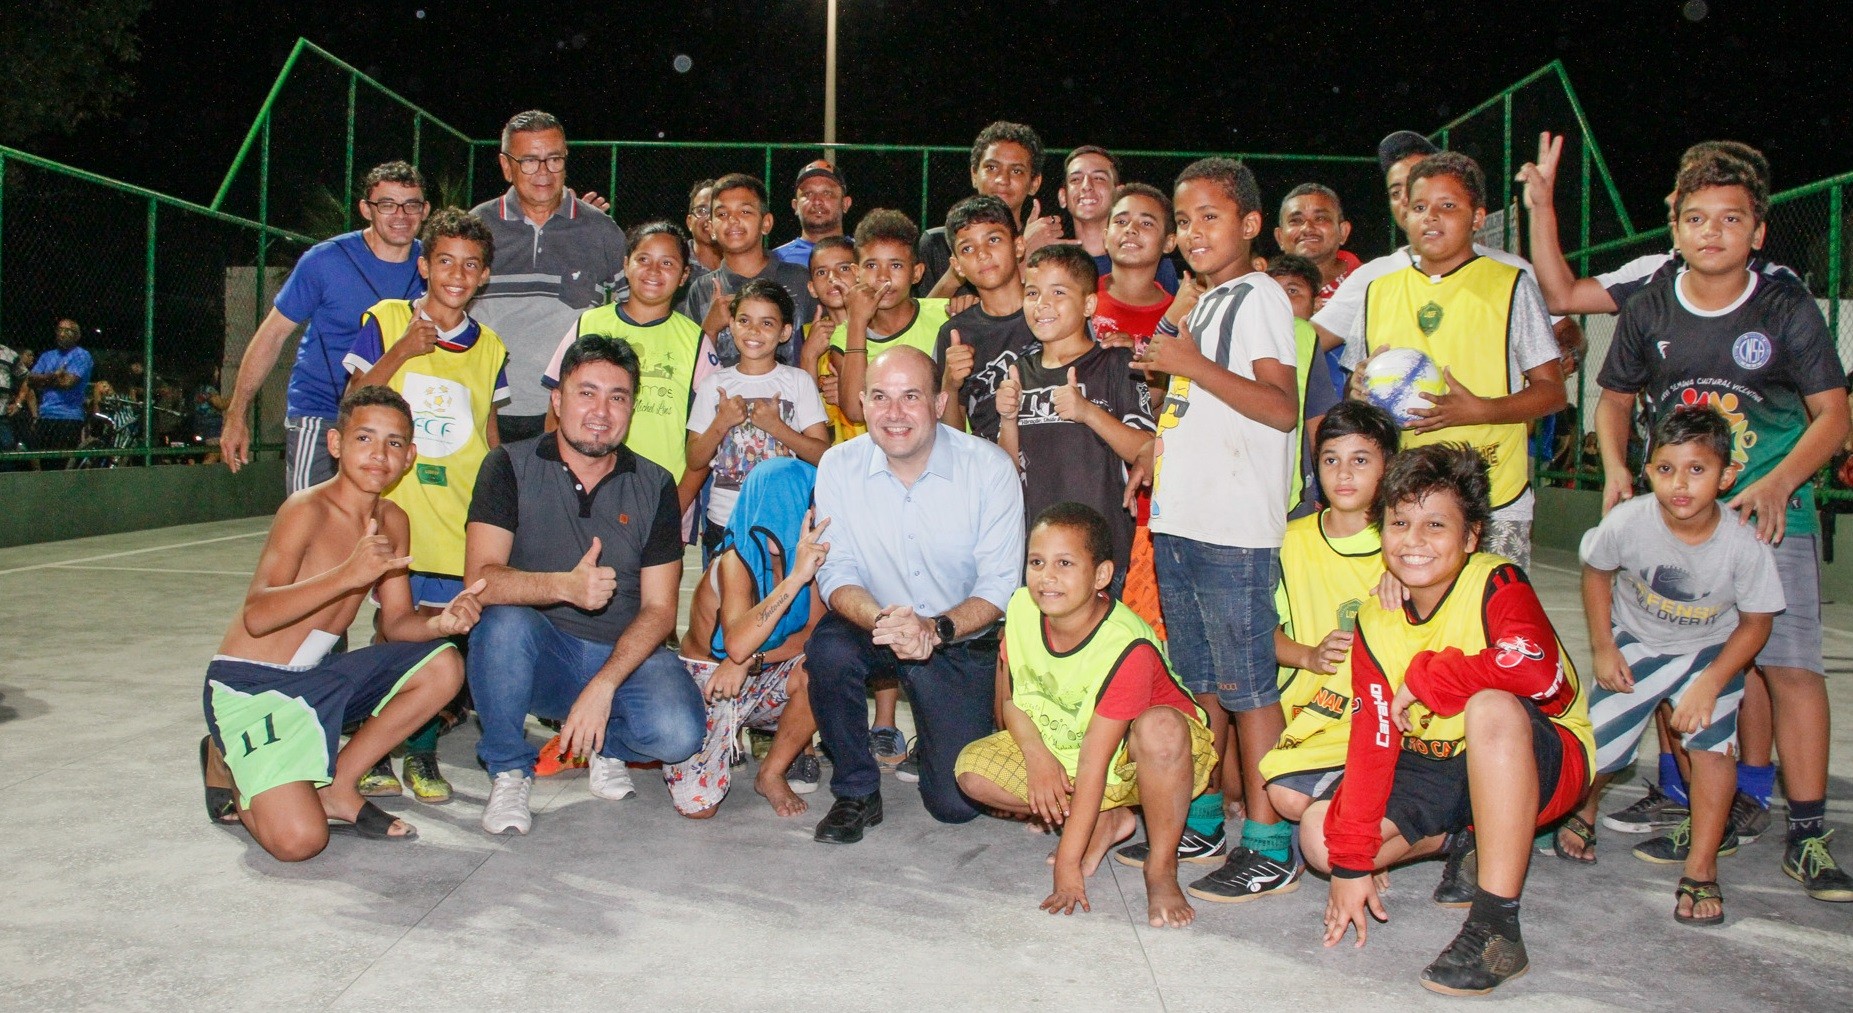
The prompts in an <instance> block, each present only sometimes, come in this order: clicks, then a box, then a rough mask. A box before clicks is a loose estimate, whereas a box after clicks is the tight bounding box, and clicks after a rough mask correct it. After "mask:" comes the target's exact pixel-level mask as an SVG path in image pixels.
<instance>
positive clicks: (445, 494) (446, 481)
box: [361, 299, 508, 577]
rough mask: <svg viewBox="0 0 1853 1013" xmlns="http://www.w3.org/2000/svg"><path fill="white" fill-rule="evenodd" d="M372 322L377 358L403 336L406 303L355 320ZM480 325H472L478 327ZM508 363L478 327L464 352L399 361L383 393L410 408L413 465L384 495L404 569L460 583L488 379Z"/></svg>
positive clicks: (491, 397)
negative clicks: (407, 529)
mask: <svg viewBox="0 0 1853 1013" xmlns="http://www.w3.org/2000/svg"><path fill="white" fill-rule="evenodd" d="M368 318H372V320H374V321H375V322H377V323H378V325H379V328H380V345H381V351H382V353H383V352H384V351H385V350H386V349H390V348H391V347H392V346H394V345H396V344H398V343H399V340H400V339H401V338H403V337H405V330H406V328H407V327H409V326H411V323H412V304H411V303H409V302H407V301H406V300H404V299H386V300H383V301H381V302H377V303H375V304H373V306H372V307H371V308H370V309H368V310H367V312H366V314H365V315H363V316H362V317H361V321H362V325H363V326H364V325H365V322H366V321H367V319H368ZM478 326H480V324H479V325H478ZM507 359H508V349H507V347H506V346H504V345H503V344H502V339H501V338H499V337H497V336H496V334H495V332H494V331H492V330H490V329H489V328H487V327H482V328H481V333H479V334H478V335H477V337H476V340H475V342H473V343H472V344H471V345H470V347H469V348H467V349H465V350H463V351H451V350H449V349H446V348H444V347H443V346H441V345H440V346H439V347H437V348H434V349H432V350H431V351H429V352H427V353H425V354H424V355H421V356H418V357H417V358H415V359H411V360H409V361H407V362H406V364H405V365H403V366H401V367H399V371H398V372H397V373H394V374H393V377H392V380H391V381H390V384H389V386H391V387H392V389H393V390H396V391H398V392H399V393H400V394H401V395H402V396H403V397H404V398H405V400H406V403H407V404H408V405H410V406H411V408H412V439H413V442H414V443H415V444H416V445H417V447H418V459H417V460H416V461H414V462H412V467H411V468H410V469H408V470H407V471H406V473H405V476H404V477H403V478H401V479H399V481H397V482H395V483H393V485H392V486H391V487H390V488H388V489H387V490H386V498H387V499H389V500H392V501H393V502H394V503H397V504H399V506H400V508H401V509H403V510H404V511H405V515H406V518H407V520H408V521H410V523H411V528H412V569H413V570H415V571H417V572H419V573H438V574H447V575H450V576H455V577H461V576H463V526H464V522H465V521H466V520H468V519H469V513H470V496H471V494H472V493H474V492H475V490H476V473H477V472H478V471H479V470H481V468H482V464H483V459H484V458H485V457H488V456H489V431H488V426H489V417H490V415H491V414H493V413H494V411H495V392H496V377H497V376H499V375H500V374H501V372H502V365H503V363H504V362H506V361H507Z"/></svg>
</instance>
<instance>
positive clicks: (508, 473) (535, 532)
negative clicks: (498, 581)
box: [470, 433, 682, 644]
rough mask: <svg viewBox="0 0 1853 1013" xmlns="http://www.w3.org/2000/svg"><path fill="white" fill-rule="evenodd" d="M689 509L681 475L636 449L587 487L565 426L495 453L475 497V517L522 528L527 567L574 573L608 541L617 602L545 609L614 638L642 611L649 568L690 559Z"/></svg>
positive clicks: (554, 618)
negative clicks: (685, 520)
mask: <svg viewBox="0 0 1853 1013" xmlns="http://www.w3.org/2000/svg"><path fill="white" fill-rule="evenodd" d="M681 514H682V511H681V510H680V509H679V508H678V505H677V502H676V482H675V479H674V478H671V477H670V475H669V472H668V471H666V470H664V469H663V468H662V467H660V466H659V465H657V464H655V463H653V462H651V461H649V460H647V459H645V458H642V457H638V456H637V455H636V454H634V453H632V452H631V451H630V448H628V447H619V448H618V451H617V465H616V467H614V468H612V470H611V474H609V475H607V476H605V478H604V479H603V480H602V481H600V482H599V483H598V484H597V485H596V486H594V487H592V488H591V489H587V488H585V487H584V486H582V485H581V484H580V482H579V480H578V479H577V478H576V477H574V475H573V472H572V469H571V468H568V467H567V466H566V464H565V463H564V462H562V461H561V460H560V445H559V443H558V434H557V433H547V434H545V435H542V436H537V437H535V438H534V439H531V440H521V441H518V442H516V443H507V444H503V445H502V446H500V447H497V448H496V449H494V450H492V451H490V452H489V456H488V458H487V459H485V460H484V461H483V467H482V471H481V472H480V473H479V474H478V475H477V476H476V491H475V494H474V495H473V496H472V498H471V500H470V523H472V524H477V523H481V524H493V525H495V526H496V527H498V528H502V529H503V530H505V531H509V532H512V533H513V534H514V536H515V544H514V545H513V546H512V547H511V548H510V549H509V553H508V565H509V566H512V567H514V568H515V569H517V570H525V571H527V572H529V573H560V572H563V571H567V570H571V569H572V568H573V567H575V566H577V565H579V560H580V558H581V557H583V556H584V555H585V554H586V550H587V549H589V548H591V547H592V539H593V538H598V539H599V540H600V542H601V546H600V551H599V556H598V561H599V564H600V565H601V566H609V567H611V568H612V569H613V570H616V571H617V574H618V588H617V591H616V593H614V594H613V595H612V596H611V601H610V602H609V603H607V604H606V605H605V607H604V608H602V609H599V610H598V611H596V612H588V611H586V610H584V609H581V608H578V607H576V606H573V605H570V604H565V603H561V604H556V605H546V606H541V608H540V612H541V614H542V615H544V616H546V617H547V619H548V621H550V622H552V623H553V625H554V627H555V628H556V629H558V630H559V631H560V632H562V633H567V634H570V635H572V636H575V637H578V638H580V639H582V640H594V641H598V642H601V643H608V644H610V643H616V642H617V640H618V636H619V635H620V634H622V633H623V632H624V630H625V628H626V627H628V626H629V625H630V624H631V620H632V619H635V618H636V617H637V610H638V609H639V608H640V607H641V606H642V601H643V596H642V590H641V583H642V581H641V576H642V571H643V568H644V567H646V566H661V565H662V564H664V563H673V562H678V561H680V560H681V559H682V517H681Z"/></svg>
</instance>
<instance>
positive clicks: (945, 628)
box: [933, 616, 959, 644]
mask: <svg viewBox="0 0 1853 1013" xmlns="http://www.w3.org/2000/svg"><path fill="white" fill-rule="evenodd" d="M933 632H935V633H937V634H939V642H940V643H942V644H950V643H952V638H953V637H954V636H956V635H958V632H959V631H958V630H957V629H956V628H954V627H953V625H952V617H951V616H934V617H933Z"/></svg>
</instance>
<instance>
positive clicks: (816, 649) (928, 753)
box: [804, 612, 997, 823]
mask: <svg viewBox="0 0 1853 1013" xmlns="http://www.w3.org/2000/svg"><path fill="white" fill-rule="evenodd" d="M804 658H805V661H804V667H805V668H806V669H808V670H809V671H810V674H811V712H812V713H813V714H815V715H816V716H817V729H818V731H819V732H821V733H822V734H823V740H824V748H825V749H827V750H829V751H830V762H831V764H833V765H834V767H835V772H834V773H832V774H831V776H830V791H831V793H832V794H834V795H836V796H837V797H838V798H862V797H864V796H867V795H873V794H875V793H876V792H877V791H879V790H881V767H880V765H879V764H877V763H876V762H875V753H874V752H873V747H872V746H871V744H870V741H869V688H868V687H869V680H870V679H872V678H875V677H877V676H893V677H896V678H898V679H900V680H901V688H902V689H903V690H905V691H906V692H907V700H908V703H909V704H911V705H912V706H913V712H914V729H915V730H916V731H917V732H918V733H919V736H920V740H919V744H918V747H917V748H918V749H919V759H920V800H921V801H922V802H924V803H926V810H927V812H928V813H930V814H932V816H933V818H934V819H936V820H938V821H940V822H941V823H964V822H966V821H967V820H970V819H973V818H974V817H976V816H977V815H978V810H977V808H975V807H974V806H973V805H972V804H971V800H969V799H967V798H966V797H965V795H964V794H963V793H962V792H960V791H959V783H958V780H957V779H956V778H955V777H954V776H953V773H952V764H953V761H955V760H957V759H958V758H959V750H961V749H964V748H965V747H966V745H967V744H969V743H972V742H976V741H977V740H979V739H982V738H984V737H985V736H986V735H989V734H991V733H992V732H993V731H995V730H996V727H995V725H994V723H993V719H992V696H993V695H994V691H995V689H996V687H997V648H996V646H995V644H994V643H986V644H985V645H984V646H979V645H974V644H953V645H951V646H947V647H942V648H940V649H938V650H936V651H934V652H933V656H932V657H931V658H929V659H927V660H926V661H924V662H913V661H901V660H899V659H897V658H896V657H895V656H894V652H893V651H890V650H889V649H888V648H886V647H877V646H876V645H875V643H874V642H873V641H872V640H871V639H870V638H869V632H868V631H867V630H864V629H862V628H860V627H858V626H856V625H855V624H854V623H851V622H850V621H849V620H847V619H844V618H843V617H841V616H839V615H837V614H836V613H834V612H830V613H827V614H825V615H824V617H823V618H822V619H819V620H818V621H817V628H816V629H815V630H813V631H812V632H811V638H810V639H809V640H807V641H805V645H804Z"/></svg>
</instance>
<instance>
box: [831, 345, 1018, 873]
mask: <svg viewBox="0 0 1853 1013" xmlns="http://www.w3.org/2000/svg"><path fill="white" fill-rule="evenodd" d="M866 376H867V379H866V380H865V383H864V388H863V390H862V392H861V395H860V396H861V398H862V411H863V417H864V418H865V419H866V420H867V422H868V427H869V431H868V432H867V433H866V434H864V435H862V436H858V437H856V438H855V439H853V440H849V441H848V442H846V443H842V444H840V445H838V446H836V447H832V448H831V449H830V451H829V452H828V453H826V454H824V457H823V460H822V461H821V462H819V464H818V467H817V492H816V503H817V517H818V522H819V523H822V520H823V518H826V517H827V518H829V520H830V526H829V527H828V528H827V529H826V530H825V531H824V536H823V540H824V541H827V542H829V543H830V557H829V559H828V560H827V561H826V562H825V563H824V565H823V568H822V569H821V570H820V571H818V574H817V582H818V590H819V592H820V593H821V594H822V596H823V599H824V601H825V602H826V603H827V604H828V605H829V608H830V611H829V613H828V614H826V615H825V616H824V617H823V618H822V619H821V620H819V621H818V623H817V629H816V631H815V632H813V633H812V634H811V639H810V642H809V643H808V644H807V646H806V652H805V653H806V658H807V661H806V665H805V667H806V668H808V669H809V670H810V673H811V709H812V711H814V712H815V713H816V715H817V726H818V729H819V731H821V732H822V733H823V740H824V746H825V748H826V749H828V750H829V752H830V756H831V759H832V761H833V762H834V763H835V773H834V774H833V775H832V777H831V779H830V790H831V792H832V793H833V794H835V795H836V803H835V804H834V805H833V806H831V808H830V813H829V815H827V816H825V817H824V818H823V821H822V822H820V823H819V824H818V825H817V833H816V838H817V840H819V841H823V842H826V843H831V844H853V843H855V842H857V841H860V840H861V839H862V834H863V831H864V830H866V829H867V828H869V827H872V826H874V825H876V824H877V823H880V822H881V819H882V801H881V768H880V766H878V765H877V764H876V762H875V758H874V756H873V754H872V753H871V751H870V742H869V718H868V684H869V681H870V680H871V679H875V678H880V677H884V676H885V677H891V678H898V679H899V680H900V683H901V687H902V688H903V689H904V690H906V692H907V697H908V700H909V702H910V703H911V704H912V705H913V715H914V728H915V730H916V732H917V733H918V735H919V741H918V743H917V745H916V747H915V748H916V750H917V751H918V758H919V763H920V797H921V801H923V802H924V803H925V804H926V808H927V812H929V813H931V814H932V815H933V818H934V819H937V820H939V821H940V822H942V823H963V822H965V821H967V820H969V819H971V818H972V817H974V816H976V815H978V810H977V809H976V808H975V807H974V806H973V805H972V803H971V801H970V800H969V799H967V798H966V797H965V796H964V795H963V794H961V793H960V792H959V787H958V783H957V781H956V780H955V779H954V778H953V774H952V763H953V760H954V759H956V758H957V757H958V755H959V750H961V749H963V748H964V747H965V746H966V744H967V743H970V742H973V741H975V740H977V739H979V738H982V737H984V736H986V735H989V734H990V733H991V732H992V731H994V730H995V728H994V726H993V722H992V707H991V698H992V695H993V689H994V687H995V683H996V667H997V633H996V627H997V621H998V620H999V619H1001V618H1003V615H1004V608H1005V606H1006V605H1008V604H1009V601H1010V595H1011V593H1012V592H1014V591H1015V590H1016V589H1017V586H1018V584H1019V583H1020V580H1019V577H1020V575H1021V573H1022V569H1023V490H1022V486H1021V484H1020V483H1019V482H1018V480H1017V470H1016V466H1015V465H1014V464H1013V463H1012V462H1011V460H1010V458H1009V456H1008V455H1006V454H1005V453H1004V452H1003V451H1002V450H1000V449H998V448H997V447H996V446H995V445H993V444H991V443H990V442H988V441H985V440H981V439H979V438H977V437H975V436H970V435H967V434H965V433H962V432H959V431H958V430H956V429H952V428H950V427H947V426H943V425H940V424H939V421H938V419H939V415H940V411H941V409H943V408H944V407H945V401H946V396H947V395H946V394H945V393H944V392H942V391H941V390H940V389H939V371H938V369H936V368H935V367H934V365H933V360H932V359H931V358H929V357H928V356H926V355H925V354H924V353H922V352H920V351H918V350H916V349H913V348H907V347H901V348H892V349H889V350H888V351H886V352H883V353H882V354H881V355H879V356H877V357H876V359H875V361H874V362H872V363H870V364H869V369H868V372H867V374H866Z"/></svg>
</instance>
